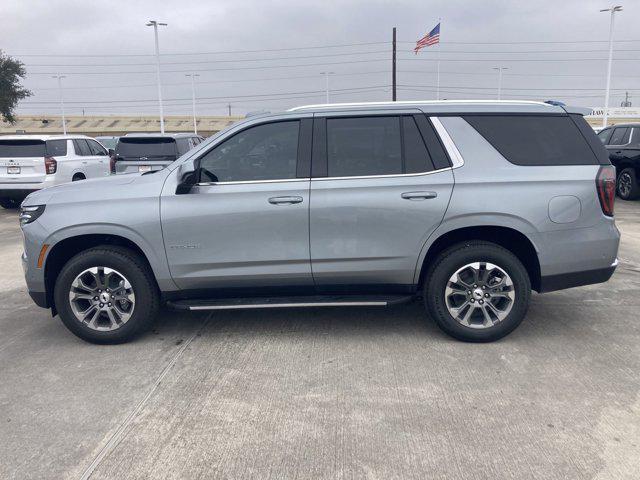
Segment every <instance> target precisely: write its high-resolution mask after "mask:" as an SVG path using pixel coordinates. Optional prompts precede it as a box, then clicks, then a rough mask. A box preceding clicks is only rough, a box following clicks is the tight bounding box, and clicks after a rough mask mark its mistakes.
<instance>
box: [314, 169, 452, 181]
mask: <svg viewBox="0 0 640 480" xmlns="http://www.w3.org/2000/svg"><path fill="white" fill-rule="evenodd" d="M447 170H451V167H446V168H440V169H438V170H430V171H428V172H418V173H392V174H388V175H359V176H353V177H313V178H312V179H311V180H312V181H314V182H315V181H316V180H321V181H324V180H360V179H367V178H396V177H399V178H401V177H422V176H424V175H431V174H432V173H440V172H445V171H447Z"/></svg>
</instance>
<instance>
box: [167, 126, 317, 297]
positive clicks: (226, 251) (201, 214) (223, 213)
mask: <svg viewBox="0 0 640 480" xmlns="http://www.w3.org/2000/svg"><path fill="white" fill-rule="evenodd" d="M310 138H311V119H303V120H293V121H278V122H270V123H262V124H257V125H255V124H254V125H253V126H250V127H248V128H246V129H244V130H241V131H239V132H238V133H235V134H234V135H233V136H232V137H230V138H227V139H225V140H223V141H222V143H218V144H217V145H216V146H215V147H213V148H212V149H210V150H208V151H205V152H203V154H202V157H201V159H200V171H201V174H200V175H201V176H200V183H199V184H198V185H197V186H195V187H194V188H193V189H192V190H191V192H190V193H188V194H183V195H176V194H175V193H173V192H164V194H163V196H162V198H161V217H162V229H163V235H164V242H165V248H166V252H167V258H168V261H169V268H170V270H171V275H172V277H173V279H174V281H175V282H176V284H177V285H178V286H179V287H180V288H182V289H221V288H238V287H256V288H255V289H254V290H253V291H252V294H254V295H256V294H260V287H284V286H294V287H305V286H307V287H308V286H312V285H313V280H312V277H311V265H310V260H309V184H310V182H309V172H308V170H307V171H306V172H305V171H304V170H305V168H301V166H302V165H303V164H304V165H306V166H307V168H308V165H309V157H310V154H311V152H310V150H311V142H310ZM174 188H175V187H174Z"/></svg>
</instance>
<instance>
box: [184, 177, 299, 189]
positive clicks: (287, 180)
mask: <svg viewBox="0 0 640 480" xmlns="http://www.w3.org/2000/svg"><path fill="white" fill-rule="evenodd" d="M309 180H311V179H310V178H280V179H274V180H237V181H233V182H201V183H196V187H210V186H212V185H244V184H257V183H289V182H308V181H309Z"/></svg>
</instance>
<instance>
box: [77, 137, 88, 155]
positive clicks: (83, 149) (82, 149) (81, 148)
mask: <svg viewBox="0 0 640 480" xmlns="http://www.w3.org/2000/svg"><path fill="white" fill-rule="evenodd" d="M73 146H74V148H75V151H76V155H81V156H88V155H91V150H90V149H89V145H87V141H86V140H84V139H81V138H78V139H75V140H74V141H73Z"/></svg>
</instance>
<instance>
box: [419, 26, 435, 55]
mask: <svg viewBox="0 0 640 480" xmlns="http://www.w3.org/2000/svg"><path fill="white" fill-rule="evenodd" d="M436 43H440V23H438V24H437V25H436V26H435V27H433V30H431V31H430V32H429V33H427V34H426V35H425V36H424V37H422V38H421V39H420V40H418V41H417V42H416V48H414V49H413V51H414V52H416V54H417V53H418V51H420V49H421V48H423V47H428V46H430V45H435V44H436Z"/></svg>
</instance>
